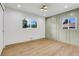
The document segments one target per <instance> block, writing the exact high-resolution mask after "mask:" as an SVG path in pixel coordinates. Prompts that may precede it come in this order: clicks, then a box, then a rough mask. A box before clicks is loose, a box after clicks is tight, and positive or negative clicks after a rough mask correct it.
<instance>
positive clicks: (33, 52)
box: [2, 39, 79, 56]
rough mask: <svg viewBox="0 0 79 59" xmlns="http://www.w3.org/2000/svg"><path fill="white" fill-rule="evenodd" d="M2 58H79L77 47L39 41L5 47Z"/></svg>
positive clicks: (57, 42) (51, 41) (44, 40)
mask: <svg viewBox="0 0 79 59" xmlns="http://www.w3.org/2000/svg"><path fill="white" fill-rule="evenodd" d="M2 55H3V56H79V47H78V46H73V45H70V44H66V43H62V42H59V41H55V40H49V39H40V40H35V41H30V42H24V43H19V44H14V45H10V46H6V47H5V48H4V50H3V52H2Z"/></svg>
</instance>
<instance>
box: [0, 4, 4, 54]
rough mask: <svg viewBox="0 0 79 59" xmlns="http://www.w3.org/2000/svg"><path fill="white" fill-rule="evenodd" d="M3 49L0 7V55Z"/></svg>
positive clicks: (0, 11) (0, 8)
mask: <svg viewBox="0 0 79 59" xmlns="http://www.w3.org/2000/svg"><path fill="white" fill-rule="evenodd" d="M2 49H3V9H2V7H1V5H0V54H1V51H2Z"/></svg>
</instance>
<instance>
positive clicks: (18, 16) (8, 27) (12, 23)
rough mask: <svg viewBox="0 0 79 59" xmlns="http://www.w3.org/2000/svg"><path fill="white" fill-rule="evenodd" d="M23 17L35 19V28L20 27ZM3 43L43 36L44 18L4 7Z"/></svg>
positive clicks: (35, 38) (7, 43)
mask: <svg viewBox="0 0 79 59" xmlns="http://www.w3.org/2000/svg"><path fill="white" fill-rule="evenodd" d="M24 18H33V19H36V21H37V25H38V27H37V28H26V29H23V28H22V20H23V19H24ZM4 32H5V33H4V39H5V45H9V44H14V43H19V42H24V41H30V40H37V39H40V38H45V18H43V17H40V16H37V15H33V14H30V13H27V12H21V11H19V10H14V9H11V8H8V7H6V10H5V21H4Z"/></svg>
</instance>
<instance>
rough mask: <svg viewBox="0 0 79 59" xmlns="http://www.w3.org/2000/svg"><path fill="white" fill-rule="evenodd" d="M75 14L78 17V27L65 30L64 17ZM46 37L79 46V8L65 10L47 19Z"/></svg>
mask: <svg viewBox="0 0 79 59" xmlns="http://www.w3.org/2000/svg"><path fill="white" fill-rule="evenodd" d="M73 16H74V17H77V23H78V29H77V30H63V29H62V19H64V18H67V17H73ZM46 38H49V39H54V40H59V41H62V42H65V43H69V44H73V45H78V46H79V9H75V10H72V11H68V12H64V13H61V14H58V15H55V16H51V17H49V18H48V19H46Z"/></svg>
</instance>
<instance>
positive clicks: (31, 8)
mask: <svg viewBox="0 0 79 59" xmlns="http://www.w3.org/2000/svg"><path fill="white" fill-rule="evenodd" d="M4 5H5V6H6V7H10V8H14V9H17V10H20V11H24V12H29V13H32V14H36V15H38V16H44V17H48V16H53V15H56V14H59V13H62V12H66V11H69V10H72V9H76V8H79V3H5V4H4ZM17 5H21V7H20V8H18V7H17ZM42 5H47V6H48V11H47V12H41V11H40V8H41V7H42ZM65 5H67V6H68V8H65V7H64V6H65Z"/></svg>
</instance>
